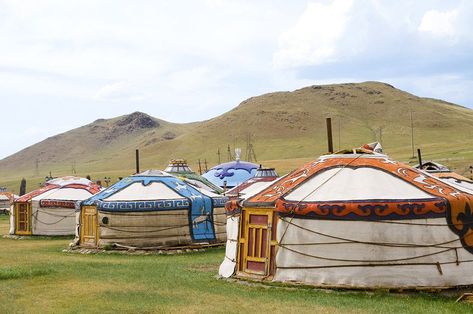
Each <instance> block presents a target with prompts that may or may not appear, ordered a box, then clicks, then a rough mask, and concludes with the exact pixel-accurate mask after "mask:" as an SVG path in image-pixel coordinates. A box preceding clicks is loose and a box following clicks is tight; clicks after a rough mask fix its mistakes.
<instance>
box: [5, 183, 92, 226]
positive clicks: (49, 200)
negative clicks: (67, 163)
mask: <svg viewBox="0 0 473 314" xmlns="http://www.w3.org/2000/svg"><path fill="white" fill-rule="evenodd" d="M99 191H100V187H99V186H98V185H96V184H95V183H93V182H91V181H89V180H87V179H85V178H79V177H62V178H57V179H53V180H50V181H48V182H46V184H45V186H44V187H42V188H40V189H37V190H34V191H32V192H30V193H28V194H25V195H23V196H21V197H19V198H17V199H16V200H15V202H14V205H13V212H12V215H11V216H10V234H12V235H13V234H14V235H73V234H75V232H76V218H75V217H76V214H75V211H76V206H77V205H78V204H77V203H78V202H80V201H83V200H85V199H87V198H89V197H91V196H92V195H94V194H96V193H98V192H99Z"/></svg>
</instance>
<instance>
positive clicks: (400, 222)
mask: <svg viewBox="0 0 473 314" xmlns="http://www.w3.org/2000/svg"><path fill="white" fill-rule="evenodd" d="M361 221H365V222H377V223H384V224H393V225H407V226H424V227H429V226H433V227H450V226H453V227H456V226H469V225H473V222H466V223H458V224H449V223H445V224H440V223H428V224H427V223H418V222H402V221H393V220H374V219H369V218H366V219H364V220H361Z"/></svg>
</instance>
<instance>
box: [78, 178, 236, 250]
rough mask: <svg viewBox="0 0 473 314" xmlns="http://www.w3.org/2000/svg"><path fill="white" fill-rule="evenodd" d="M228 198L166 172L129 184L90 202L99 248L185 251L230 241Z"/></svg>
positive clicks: (126, 181) (124, 182) (128, 180)
mask: <svg viewBox="0 0 473 314" xmlns="http://www.w3.org/2000/svg"><path fill="white" fill-rule="evenodd" d="M226 201H227V199H226V198H225V197H222V196H219V195H218V194H215V193H212V192H210V191H208V190H206V189H199V188H197V187H195V186H193V185H190V184H187V183H185V182H184V181H182V180H180V179H179V178H177V177H174V176H172V175H170V174H168V173H165V172H150V171H148V172H145V173H142V174H138V175H135V176H131V177H128V178H125V179H123V180H122V181H120V182H118V183H116V184H115V185H113V186H111V187H110V188H108V189H107V190H105V191H103V192H101V193H99V194H97V195H95V196H94V197H92V198H90V199H88V200H86V201H84V202H83V203H82V206H95V207H96V208H97V211H98V221H99V227H98V232H99V237H98V238H99V243H98V246H100V247H103V246H106V245H114V244H119V245H125V246H132V247H159V246H163V247H165V246H181V245H186V244H192V243H214V242H222V241H224V240H225V239H226V234H225V212H224V204H225V202H226Z"/></svg>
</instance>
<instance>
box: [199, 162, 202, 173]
mask: <svg viewBox="0 0 473 314" xmlns="http://www.w3.org/2000/svg"><path fill="white" fill-rule="evenodd" d="M199 174H200V175H202V164H201V162H200V159H199Z"/></svg>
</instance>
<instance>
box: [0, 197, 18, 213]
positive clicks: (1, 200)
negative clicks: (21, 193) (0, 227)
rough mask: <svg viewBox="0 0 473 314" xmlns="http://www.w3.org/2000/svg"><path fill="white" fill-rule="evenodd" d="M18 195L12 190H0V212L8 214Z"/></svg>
mask: <svg viewBox="0 0 473 314" xmlns="http://www.w3.org/2000/svg"><path fill="white" fill-rule="evenodd" d="M15 197H17V196H16V195H14V194H13V193H10V192H0V214H8V213H9V212H10V208H11V205H12V204H13V201H14V200H15Z"/></svg>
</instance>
